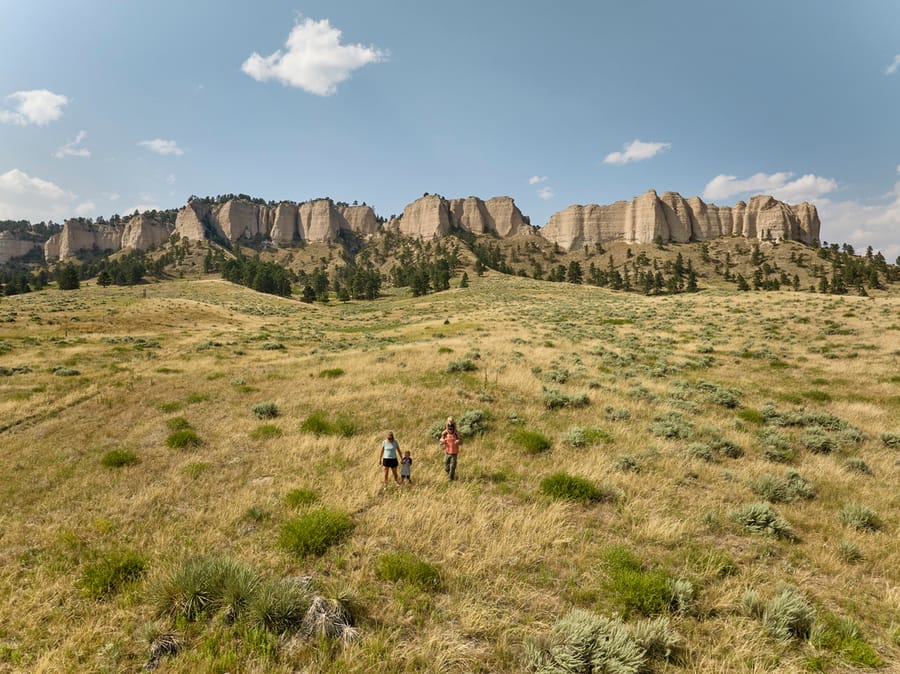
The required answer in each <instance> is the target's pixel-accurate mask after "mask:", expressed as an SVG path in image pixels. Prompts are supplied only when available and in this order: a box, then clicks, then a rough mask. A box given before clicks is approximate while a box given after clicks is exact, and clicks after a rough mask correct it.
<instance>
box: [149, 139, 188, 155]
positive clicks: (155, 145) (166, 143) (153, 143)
mask: <svg viewBox="0 0 900 674" xmlns="http://www.w3.org/2000/svg"><path fill="white" fill-rule="evenodd" d="M138 145H142V146H143V147H145V148H147V149H148V150H150V151H151V152H155V153H156V154H161V155H167V154H174V155H175V156H176V157H180V156H181V155H183V154H184V150H182V149H181V148H180V147H178V143H176V142H175V141H174V140H163V139H162V138H154V139H153V140H142V141H141V142H140V143H138Z"/></svg>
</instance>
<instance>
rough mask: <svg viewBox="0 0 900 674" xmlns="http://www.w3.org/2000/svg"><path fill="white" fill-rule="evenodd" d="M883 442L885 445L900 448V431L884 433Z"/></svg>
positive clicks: (882, 435)
mask: <svg viewBox="0 0 900 674" xmlns="http://www.w3.org/2000/svg"><path fill="white" fill-rule="evenodd" d="M881 442H882V443H883V444H884V446H885V447H890V448H891V449H900V433H882V434H881Z"/></svg>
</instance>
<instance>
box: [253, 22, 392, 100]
mask: <svg viewBox="0 0 900 674" xmlns="http://www.w3.org/2000/svg"><path fill="white" fill-rule="evenodd" d="M285 48H286V50H285V51H282V50H280V49H279V50H277V51H275V52H273V53H272V54H269V55H268V56H260V55H259V54H258V53H256V52H253V53H252V54H251V55H250V57H249V58H248V59H247V60H246V61H244V63H243V64H242V65H241V70H243V71H244V72H245V73H247V74H248V75H249V76H250V77H252V78H253V79H255V80H257V81H259V82H265V81H266V80H272V79H274V80H276V81H278V82H281V83H282V84H284V85H286V86H291V87H297V88H299V89H303V90H304V91H306V92H309V93H311V94H318V95H319V96H331V95H332V94H333V93H335V92H336V91H337V85H338V84H340V83H341V82H343V81H344V80H346V79H347V78H349V77H350V74H351V73H352V72H353V71H354V70H356V69H357V68H361V67H362V66H364V65H367V64H369V63H379V62H381V61H384V60H385V59H386V58H387V56H388V54H387V52H385V51H382V50H380V49H376V48H375V47H374V46H371V47H366V46H364V45H361V44H349V45H342V44H341V31H340V30H338V29H337V28H334V27H332V25H331V23H330V22H329V21H328V19H322V20H321V21H313V20H312V19H309V18H307V19H304V20H303V21H302V22H298V23H296V24H294V28H293V29H292V30H291V32H290V34H289V35H288V38H287V42H285Z"/></svg>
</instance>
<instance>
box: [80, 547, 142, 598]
mask: <svg viewBox="0 0 900 674" xmlns="http://www.w3.org/2000/svg"><path fill="white" fill-rule="evenodd" d="M146 568H147V560H146V559H145V558H144V557H143V556H142V555H139V554H137V553H136V552H131V551H128V550H125V551H115V552H110V553H107V554H105V555H103V556H101V557H100V558H99V559H97V560H96V561H94V562H91V563H90V564H88V565H87V566H85V568H84V571H82V573H81V590H82V592H83V593H84V595H85V596H86V597H88V598H89V599H104V598H105V597H108V596H109V595H112V594H115V593H116V592H118V591H119V590H121V589H122V588H123V587H124V586H125V585H127V584H129V583H132V582H134V581H136V580H138V579H139V578H140V577H141V576H143V575H144V571H145V569H146Z"/></svg>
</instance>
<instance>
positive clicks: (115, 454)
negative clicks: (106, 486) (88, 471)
mask: <svg viewBox="0 0 900 674" xmlns="http://www.w3.org/2000/svg"><path fill="white" fill-rule="evenodd" d="M140 461H141V459H140V457H138V455H137V454H135V453H134V452H132V451H131V450H130V449H112V450H110V451H108V452H107V453H106V454H104V455H103V458H102V459H100V463H101V464H102V465H104V466H106V467H107V468H121V467H122V466H133V465H134V464H136V463H140Z"/></svg>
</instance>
